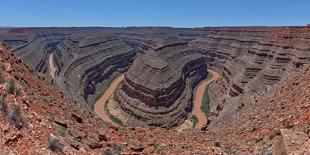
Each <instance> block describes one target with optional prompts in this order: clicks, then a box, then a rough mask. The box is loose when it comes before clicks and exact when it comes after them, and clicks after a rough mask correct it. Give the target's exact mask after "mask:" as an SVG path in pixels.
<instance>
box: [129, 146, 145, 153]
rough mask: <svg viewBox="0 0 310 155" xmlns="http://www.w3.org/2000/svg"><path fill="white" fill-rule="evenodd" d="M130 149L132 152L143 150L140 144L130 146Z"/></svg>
mask: <svg viewBox="0 0 310 155" xmlns="http://www.w3.org/2000/svg"><path fill="white" fill-rule="evenodd" d="M130 149H131V150H132V151H134V152H142V151H143V150H144V148H143V146H142V145H134V146H131V147H130Z"/></svg>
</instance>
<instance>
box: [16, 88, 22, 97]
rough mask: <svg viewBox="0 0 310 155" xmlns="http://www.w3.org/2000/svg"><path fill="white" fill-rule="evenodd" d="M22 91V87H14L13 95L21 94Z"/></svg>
mask: <svg viewBox="0 0 310 155" xmlns="http://www.w3.org/2000/svg"><path fill="white" fill-rule="evenodd" d="M22 92H23V89H22V88H16V89H15V95H17V96H19V95H21V94H22Z"/></svg>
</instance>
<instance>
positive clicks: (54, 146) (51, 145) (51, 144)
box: [48, 136, 64, 152]
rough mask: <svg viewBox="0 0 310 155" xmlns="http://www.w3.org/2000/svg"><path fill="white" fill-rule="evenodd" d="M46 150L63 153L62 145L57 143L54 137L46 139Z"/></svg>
mask: <svg viewBox="0 0 310 155" xmlns="http://www.w3.org/2000/svg"><path fill="white" fill-rule="evenodd" d="M48 149H50V150H51V151H54V152H63V149H64V145H63V144H61V143H60V142H59V140H58V139H56V138H55V137H54V136H52V137H50V138H49V139H48Z"/></svg>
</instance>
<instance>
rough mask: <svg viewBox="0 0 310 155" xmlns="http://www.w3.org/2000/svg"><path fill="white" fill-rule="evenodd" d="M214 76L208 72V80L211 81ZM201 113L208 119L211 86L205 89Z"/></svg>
mask: <svg viewBox="0 0 310 155" xmlns="http://www.w3.org/2000/svg"><path fill="white" fill-rule="evenodd" d="M212 76H213V74H212V73H211V72H208V80H209V79H211V78H212ZM200 109H201V111H202V112H203V113H204V114H205V116H206V117H207V116H208V114H209V112H210V96H209V86H207V87H206V88H205V91H204V93H203V98H202V104H201V107H200Z"/></svg>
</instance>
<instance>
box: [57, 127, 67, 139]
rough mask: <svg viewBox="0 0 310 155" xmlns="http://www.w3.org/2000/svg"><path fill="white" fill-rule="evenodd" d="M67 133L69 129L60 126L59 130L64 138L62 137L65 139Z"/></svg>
mask: <svg viewBox="0 0 310 155" xmlns="http://www.w3.org/2000/svg"><path fill="white" fill-rule="evenodd" d="M66 133H67V128H65V127H63V126H60V128H59V134H60V135H61V136H62V137H65V136H66Z"/></svg>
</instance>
